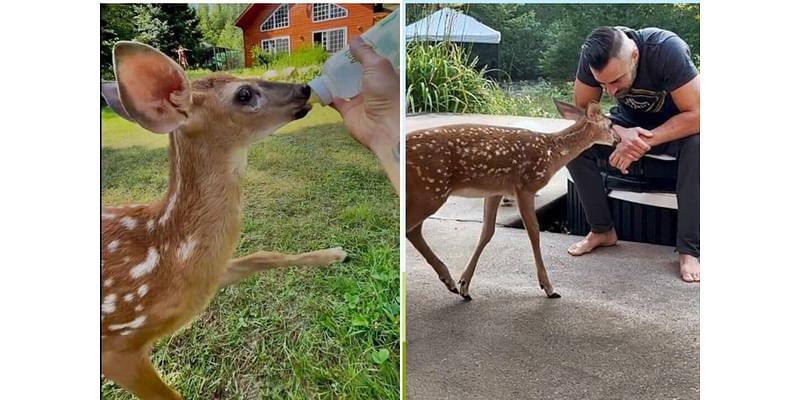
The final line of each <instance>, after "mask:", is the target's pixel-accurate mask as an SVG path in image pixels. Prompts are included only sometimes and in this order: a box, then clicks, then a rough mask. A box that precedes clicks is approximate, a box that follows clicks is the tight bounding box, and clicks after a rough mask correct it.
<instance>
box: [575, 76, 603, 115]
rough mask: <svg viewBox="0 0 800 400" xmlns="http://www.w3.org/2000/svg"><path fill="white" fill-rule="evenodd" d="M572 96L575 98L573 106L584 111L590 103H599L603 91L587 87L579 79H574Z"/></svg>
mask: <svg viewBox="0 0 800 400" xmlns="http://www.w3.org/2000/svg"><path fill="white" fill-rule="evenodd" d="M573 94H574V96H575V106H576V107H580V108H582V109H584V110H585V109H586V107H587V106H588V105H589V103H591V102H592V101H596V102H598V103H599V102H600V97H602V96H603V89H602V88H599V87H595V86H590V85H587V84H585V83H583V82H582V81H581V80H580V79H578V78H575V89H574V93H573Z"/></svg>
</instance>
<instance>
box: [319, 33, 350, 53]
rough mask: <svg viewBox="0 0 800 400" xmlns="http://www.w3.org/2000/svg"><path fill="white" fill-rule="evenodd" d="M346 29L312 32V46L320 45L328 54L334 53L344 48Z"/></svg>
mask: <svg viewBox="0 0 800 400" xmlns="http://www.w3.org/2000/svg"><path fill="white" fill-rule="evenodd" d="M346 37H347V28H336V29H328V30H326V31H317V32H314V44H318V45H321V46H322V47H324V48H325V50H327V51H328V53H336V52H337V51H339V50H341V49H342V47H344V43H345V38H346Z"/></svg>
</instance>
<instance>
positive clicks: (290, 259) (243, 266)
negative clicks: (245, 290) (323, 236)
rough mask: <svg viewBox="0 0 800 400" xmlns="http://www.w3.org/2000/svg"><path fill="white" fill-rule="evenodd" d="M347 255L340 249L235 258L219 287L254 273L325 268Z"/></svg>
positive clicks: (260, 254) (261, 253) (342, 259)
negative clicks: (300, 267) (283, 269)
mask: <svg viewBox="0 0 800 400" xmlns="http://www.w3.org/2000/svg"><path fill="white" fill-rule="evenodd" d="M345 258H347V253H346V252H345V251H344V250H342V248H341V247H335V248H332V249H327V250H317V251H311V252H308V253H302V254H283V253H276V252H270V251H258V252H255V253H253V254H250V255H247V256H244V257H240V258H236V259H233V260H231V261H229V262H228V266H227V268H226V270H225V273H224V274H223V275H222V279H221V280H220V284H219V287H220V288H222V287H225V286H230V285H233V284H235V283H238V282H239V281H241V280H242V279H244V278H247V277H248V276H250V275H253V274H254V273H256V272H260V271H265V270H268V269H273V268H281V267H288V266H290V265H296V266H325V265H330V264H335V263H337V262H342V261H344V259H345Z"/></svg>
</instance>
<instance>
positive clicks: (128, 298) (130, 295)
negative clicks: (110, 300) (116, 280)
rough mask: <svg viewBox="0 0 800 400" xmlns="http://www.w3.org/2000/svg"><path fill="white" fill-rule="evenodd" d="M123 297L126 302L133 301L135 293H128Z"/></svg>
mask: <svg viewBox="0 0 800 400" xmlns="http://www.w3.org/2000/svg"><path fill="white" fill-rule="evenodd" d="M122 299H123V300H125V302H126V303H130V302H132V301H133V293H128V294H126V295H125V297H123V298H122Z"/></svg>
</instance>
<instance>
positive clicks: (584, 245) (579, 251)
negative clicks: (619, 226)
mask: <svg viewBox="0 0 800 400" xmlns="http://www.w3.org/2000/svg"><path fill="white" fill-rule="evenodd" d="M615 244H617V232H616V231H614V230H613V229H612V230H610V231H608V232H603V233H594V232H589V234H588V235H586V237H585V238H583V240H581V241H580V242H578V243H575V244H573V245H572V246H569V249H567V253H569V254H570V255H573V256H582V255H584V254H586V253H589V252H591V251H592V250H594V249H595V248H596V247H606V246H614V245H615Z"/></svg>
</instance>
